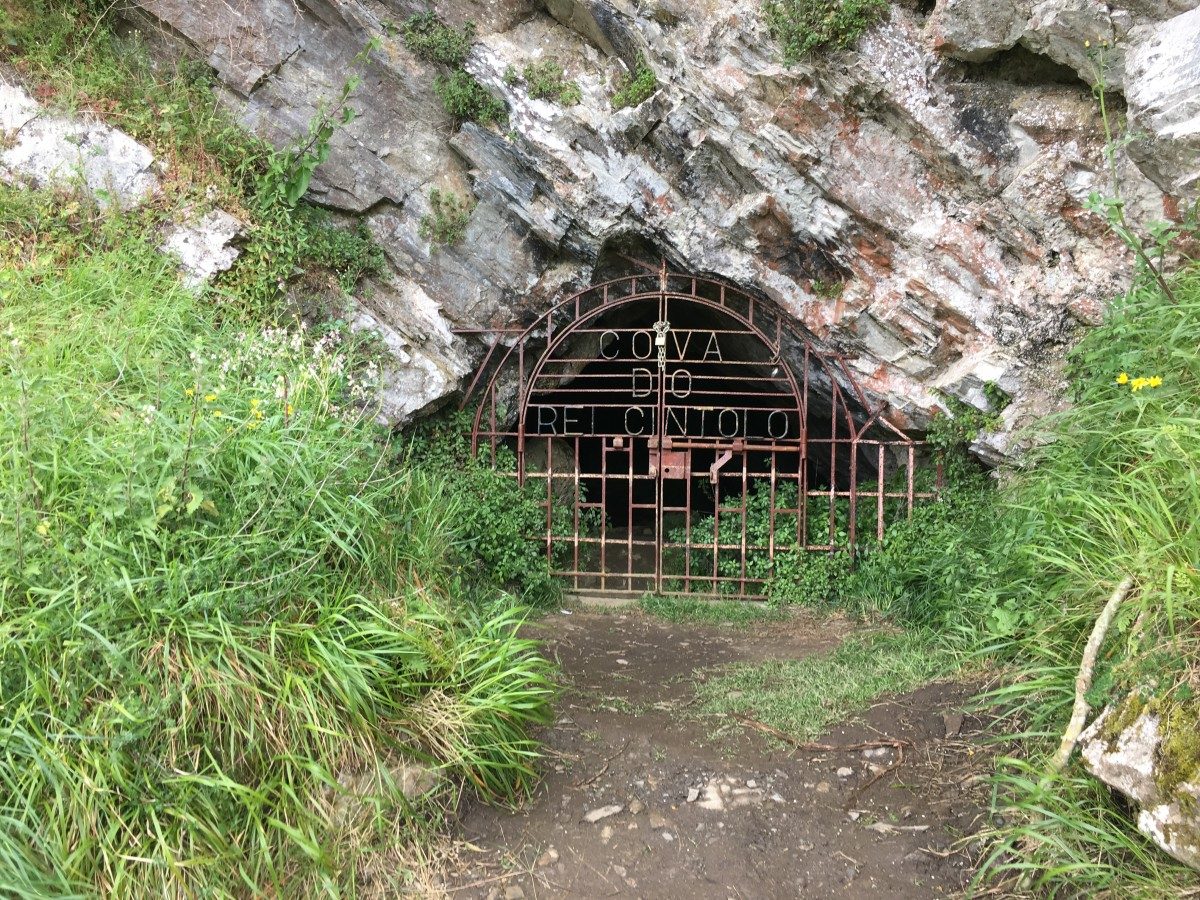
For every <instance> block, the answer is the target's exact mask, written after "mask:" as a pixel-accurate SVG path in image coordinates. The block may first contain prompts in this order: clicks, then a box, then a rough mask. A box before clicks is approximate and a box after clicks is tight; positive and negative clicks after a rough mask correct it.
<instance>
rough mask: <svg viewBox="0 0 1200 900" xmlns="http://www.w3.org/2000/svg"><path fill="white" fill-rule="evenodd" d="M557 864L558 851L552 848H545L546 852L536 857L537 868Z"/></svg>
mask: <svg viewBox="0 0 1200 900" xmlns="http://www.w3.org/2000/svg"><path fill="white" fill-rule="evenodd" d="M556 862H558V851H557V850H555V849H554V848H553V847H547V848H546V852H545V853H543V854H542V855H541V856H539V857H538V861H537V864H538V868H539V869H544V868H546V866H552V865H554V864H555V863H556Z"/></svg>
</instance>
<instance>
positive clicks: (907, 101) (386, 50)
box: [134, 0, 1200, 459]
mask: <svg viewBox="0 0 1200 900" xmlns="http://www.w3.org/2000/svg"><path fill="white" fill-rule="evenodd" d="M137 6H138V9H137V10H136V11H135V13H134V19H135V21H136V22H137V23H139V24H140V25H141V26H142V27H143V28H144V29H145V30H146V31H147V33H148V34H150V35H157V36H158V37H159V38H161V41H160V43H162V44H163V45H164V46H165V48H166V52H171V53H179V52H188V53H192V54H195V55H198V56H200V57H201V58H203V59H205V60H207V61H208V63H209V64H210V65H212V66H213V67H214V69H215V71H216V74H217V76H218V78H219V80H220V82H221V83H222V85H223V90H224V99H225V100H226V101H227V102H228V104H229V105H230V107H231V108H232V109H233V110H234V111H235V113H236V115H237V116H238V117H239V118H240V120H241V121H242V123H243V124H244V125H246V126H247V127H249V128H250V129H252V130H253V131H255V132H257V133H259V134H261V135H263V136H265V137H266V138H268V139H270V140H272V141H273V142H275V143H277V144H280V145H284V144H288V143H290V142H292V141H295V140H296V139H298V138H300V137H301V136H302V135H304V133H305V131H306V128H307V123H308V122H309V120H310V119H311V118H312V117H313V116H314V114H315V113H316V112H317V109H318V107H319V105H320V103H321V102H322V100H324V99H327V98H331V97H334V96H336V94H337V92H338V90H339V89H340V87H341V85H342V83H343V82H344V80H345V78H346V77H347V75H348V74H349V73H350V72H352V71H354V69H355V65H354V63H353V62H352V61H353V58H354V56H355V55H356V54H357V53H359V51H360V50H361V49H362V48H363V46H364V45H365V44H366V43H367V41H368V40H369V39H370V38H372V37H378V38H379V39H380V40H381V42H382V43H381V47H380V49H379V50H378V51H376V52H375V53H373V54H372V55H371V58H370V61H369V62H368V63H367V64H365V66H363V67H361V74H362V75H363V81H362V84H361V86H360V87H359V89H358V91H357V92H356V94H355V96H354V98H353V101H352V102H353V105H354V106H355V108H356V109H357V110H358V111H359V113H360V115H359V118H358V119H356V120H355V121H354V122H353V123H352V124H351V125H350V126H349V127H348V128H346V129H345V130H344V131H341V132H339V133H338V134H337V135H336V136H335V138H334V140H333V148H332V153H331V155H330V158H329V160H328V161H327V162H326V163H325V164H324V165H323V166H322V167H321V168H320V169H319V170H318V172H317V177H316V178H315V179H314V182H313V185H312V191H311V199H313V200H314V201H316V202H318V203H321V204H324V205H326V206H329V207H331V208H334V209H337V210H340V211H344V212H347V213H353V214H355V215H359V216H362V217H364V218H365V219H366V221H367V223H368V224H369V226H370V228H371V229H372V231H373V233H374V234H375V236H376V237H377V239H378V240H379V241H380V243H381V244H382V245H383V247H384V249H385V251H386V253H387V256H388V259H389V260H390V262H391V265H392V266H393V268H394V270H395V277H396V283H397V284H398V285H400V287H399V288H398V289H397V291H396V295H397V297H399V298H404V297H410V298H412V297H415V298H427V299H428V301H429V303H428V304H426V303H425V301H424V300H421V301H420V303H417V304H416V307H415V308H414V309H415V314H416V315H418V316H419V317H425V316H426V312H428V314H429V315H433V316H436V317H437V319H438V320H439V322H440V324H439V326H438V328H436V329H434V331H435V332H436V333H438V334H439V335H441V337H439V338H437V341H436V342H435V345H434V346H433V347H432V349H428V348H426V346H425V345H423V344H421V343H420V342H419V341H414V340H412V339H409V340H406V342H405V347H404V348H403V350H402V352H399V353H397V355H396V368H395V371H396V376H397V377H396V380H395V388H394V392H393V393H394V394H395V396H394V398H393V401H392V404H391V406H392V408H394V409H395V410H396V414H395V420H396V421H397V422H399V421H403V420H404V418H405V417H407V416H408V415H410V414H412V413H413V412H416V411H418V410H420V409H424V408H426V407H427V406H428V405H429V403H428V402H427V398H428V397H429V395H431V394H433V393H437V392H439V391H440V392H444V393H445V394H449V393H452V392H454V391H455V390H457V389H461V386H462V381H463V376H462V375H460V374H457V373H459V372H462V373H469V371H470V369H471V368H472V366H473V364H474V362H475V361H476V360H477V359H478V357H479V355H480V354H481V352H482V344H483V342H482V341H478V340H475V339H470V340H467V339H463V338H452V339H446V335H447V334H449V329H451V328H455V327H457V328H475V329H479V328H490V327H495V326H506V325H514V324H519V323H526V322H528V321H531V320H532V319H533V318H535V317H536V315H537V314H538V313H539V312H541V311H543V310H545V309H546V308H547V307H548V306H549V305H550V304H551V303H552V302H554V301H555V300H556V299H557V298H560V297H562V296H563V295H564V293H565V292H568V291H570V290H571V289H573V288H581V287H583V286H586V285H587V284H588V283H590V282H591V281H592V279H593V277H594V276H595V275H596V272H597V270H598V269H600V270H604V267H605V266H606V265H607V264H608V262H610V261H611V260H612V259H613V258H614V256H613V253H612V251H613V250H614V249H620V248H631V247H632V248H635V249H636V251H637V253H638V255H641V256H643V257H646V256H652V257H657V256H659V255H662V256H664V257H665V258H666V259H667V260H668V261H669V262H670V264H671V265H672V266H673V267H675V268H677V269H679V270H683V271H689V272H693V273H697V274H709V275H716V276H719V277H722V278H724V279H727V280H729V281H731V282H733V283H735V284H737V285H738V286H740V287H742V288H744V289H747V290H751V291H754V292H756V293H758V294H759V295H762V296H766V297H768V298H770V299H772V300H773V301H775V302H776V303H778V304H779V306H780V307H781V308H783V309H784V310H786V312H787V313H788V314H789V315H790V317H791V318H792V319H793V321H794V327H795V328H796V329H798V330H802V331H804V332H807V334H808V335H810V336H811V337H812V338H813V340H814V341H815V342H816V344H817V346H819V347H821V348H824V349H825V350H827V351H832V352H837V353H840V354H843V355H844V356H845V357H846V359H847V362H848V364H849V365H850V367H851V369H852V371H853V372H854V375H855V377H856V378H857V379H858V381H859V383H860V384H861V386H862V387H863V389H864V390H865V391H866V393H867V395H868V397H869V398H870V400H871V401H872V402H873V403H887V404H888V405H889V407H890V411H889V413H888V415H889V418H890V419H891V420H892V421H893V422H894V423H895V424H897V425H899V426H901V427H905V428H910V429H915V430H918V431H919V430H921V429H923V428H925V427H926V426H927V425H928V422H929V419H930V416H931V414H932V413H933V411H934V410H935V409H936V408H937V407H938V405H939V403H940V402H941V401H940V399H939V392H945V393H948V394H950V395H953V396H957V397H959V398H960V399H963V400H965V401H966V402H968V403H971V404H974V405H983V404H984V403H985V399H984V397H983V392H982V385H983V384H984V383H986V382H989V381H992V382H996V383H997V384H998V385H999V386H1000V387H1001V388H1003V389H1004V390H1005V391H1007V392H1008V393H1009V394H1011V395H1012V396H1013V397H1014V403H1013V404H1012V406H1010V407H1009V409H1008V410H1006V411H1005V414H1004V426H1003V428H1002V429H1001V430H1000V431H999V432H997V433H995V434H991V435H987V436H985V437H984V438H983V439H981V441H980V442H978V443H977V445H976V450H977V451H978V452H980V453H981V454H982V455H983V456H985V457H989V458H993V459H995V458H1000V457H1003V456H1005V455H1008V454H1011V453H1012V452H1014V449H1015V447H1016V445H1015V444H1014V441H1013V439H1012V434H1013V433H1014V432H1015V431H1016V430H1018V429H1020V428H1021V427H1022V426H1023V425H1026V424H1028V423H1030V422H1032V421H1034V420H1035V419H1036V418H1038V417H1040V416H1041V415H1044V414H1045V413H1046V412H1048V411H1050V410H1052V409H1053V408H1055V407H1056V406H1057V405H1058V404H1059V403H1060V402H1061V396H1060V395H1061V391H1062V379H1061V377H1060V375H1059V371H1060V369H1059V365H1058V364H1059V361H1060V360H1061V358H1062V355H1063V353H1064V351H1065V349H1066V348H1067V347H1068V346H1069V345H1070V344H1071V343H1072V341H1073V340H1074V338H1075V335H1076V334H1077V332H1078V329H1079V328H1080V327H1082V326H1085V325H1087V324H1089V323H1094V322H1096V321H1097V320H1098V319H1099V317H1100V315H1101V314H1102V311H1103V308H1104V304H1105V303H1106V302H1107V300H1108V299H1109V298H1110V297H1112V296H1113V295H1115V294H1117V293H1118V292H1120V291H1121V290H1122V288H1123V286H1124V285H1125V284H1126V283H1127V279H1128V276H1129V273H1130V269H1131V261H1130V258H1129V255H1128V253H1127V252H1126V251H1125V250H1124V248H1123V247H1122V246H1121V245H1120V243H1119V242H1118V241H1116V240H1115V239H1114V238H1113V237H1112V236H1111V235H1109V234H1108V232H1107V230H1106V228H1105V226H1104V223H1103V222H1102V221H1101V220H1100V219H1099V218H1098V217H1097V216H1095V215H1094V214H1092V213H1090V212H1088V211H1087V209H1086V208H1085V204H1086V201H1087V198H1088V195H1089V194H1090V193H1091V192H1093V191H1098V192H1101V193H1105V192H1111V185H1110V184H1109V180H1108V175H1107V173H1106V170H1105V167H1104V164H1103V158H1102V152H1101V151H1102V143H1103V137H1102V128H1101V123H1100V121H1099V117H1098V113H1097V110H1096V107H1095V103H1094V101H1093V100H1092V97H1091V92H1090V88H1089V85H1088V84H1087V83H1085V80H1084V79H1085V78H1088V77H1090V73H1089V68H1088V67H1089V66H1090V65H1091V59H1092V58H1091V57H1090V56H1089V55H1088V52H1087V48H1085V47H1084V46H1083V40H1084V39H1085V38H1088V39H1089V40H1091V39H1094V40H1108V41H1110V43H1113V44H1114V47H1113V48H1112V50H1111V52H1110V53H1109V56H1108V58H1109V61H1110V63H1111V65H1110V77H1109V83H1110V84H1111V85H1113V86H1114V87H1117V86H1120V87H1121V88H1122V89H1123V90H1124V91H1125V92H1126V94H1127V95H1128V97H1129V99H1130V107H1131V113H1132V114H1133V116H1134V117H1135V120H1136V121H1137V122H1138V123H1140V124H1141V125H1142V126H1143V128H1144V129H1145V130H1146V137H1145V138H1144V139H1141V140H1140V141H1139V142H1135V143H1134V144H1133V145H1131V147H1130V148H1129V156H1128V157H1126V156H1125V155H1124V154H1122V155H1121V156H1120V158H1119V160H1118V172H1119V177H1120V180H1121V182H1122V183H1121V191H1122V195H1123V196H1124V198H1125V199H1126V202H1127V206H1128V208H1129V210H1130V212H1131V215H1132V216H1133V217H1134V218H1135V219H1138V220H1142V221H1154V220H1161V219H1163V218H1165V217H1170V216H1173V215H1177V214H1178V209H1179V203H1178V201H1179V200H1180V199H1182V200H1186V199H1188V197H1189V195H1194V194H1195V190H1196V172H1197V170H1198V169H1200V163H1197V158H1196V157H1197V154H1196V153H1195V151H1194V148H1195V143H1194V142H1195V140H1196V136H1195V127H1194V120H1195V113H1194V111H1192V109H1191V107H1192V105H1193V103H1192V98H1194V97H1195V96H1197V93H1196V92H1195V91H1191V92H1190V93H1189V91H1190V85H1191V84H1192V81H1191V80H1190V79H1193V76H1195V69H1196V66H1195V58H1196V51H1195V49H1194V45H1193V44H1190V43H1188V41H1189V40H1191V38H1189V37H1188V35H1189V34H1193V33H1194V32H1193V31H1190V30H1189V29H1190V28H1192V27H1193V26H1192V25H1191V24H1190V23H1191V22H1192V18H1194V16H1195V13H1194V12H1189V10H1190V9H1192V8H1194V7H1195V6H1196V3H1195V2H1194V0H1171V2H1168V3H1149V2H1145V0H1126V2H1121V3H1116V4H1109V5H1105V4H1099V3H1091V2H1090V0H1042V2H1040V3H1031V2H1028V0H1002V2H998V3H997V2H983V0H939V2H938V3H937V4H936V6H935V8H934V9H933V11H932V13H931V14H929V15H926V14H924V13H923V12H922V11H921V9H922V8H923V7H922V8H918V7H916V6H909V5H906V4H896V5H893V6H892V7H891V11H890V14H889V17H888V18H887V19H886V20H885V21H883V22H881V23H880V24H879V25H877V26H875V27H873V28H872V29H871V30H869V31H868V32H867V33H866V34H865V35H864V36H863V38H862V39H861V40H860V42H859V44H858V46H857V48H856V49H855V50H853V51H841V52H837V53H830V54H826V55H823V56H820V57H817V58H814V59H813V60H811V61H809V62H805V63H803V64H801V65H797V66H795V67H791V68H787V67H784V66H783V65H782V64H781V63H780V61H779V51H778V49H777V47H776V46H775V45H774V43H773V41H772V40H771V39H770V37H769V36H768V34H767V33H766V30H765V27H764V25H763V22H762V19H761V16H760V13H759V10H758V8H757V6H755V5H752V4H744V3H737V2H732V0H698V2H694V3H691V4H684V3H679V2H675V0H654V2H650V0H641V2H633V0H548V2H546V3H545V4H544V5H543V4H540V3H537V2H533V0H493V2H489V3H487V4H479V3H473V2H468V0H447V2H444V3H440V4H439V5H438V8H437V12H438V14H439V15H440V16H441V17H442V18H443V19H444V20H445V21H447V22H448V23H449V24H452V25H456V26H460V25H462V24H463V23H465V22H466V21H468V20H473V21H474V22H475V23H476V25H477V40H476V43H475V45H474V47H473V49H472V52H471V54H470V57H469V59H468V60H467V63H466V67H467V69H468V70H469V71H470V72H471V73H472V74H473V75H474V76H475V77H476V78H478V79H479V81H480V82H482V83H483V84H484V85H486V86H487V87H488V88H489V90H491V91H492V92H493V93H495V94H496V95H498V96H501V97H503V99H504V100H505V102H506V103H507V104H508V106H509V120H508V123H507V124H506V125H505V126H502V127H497V126H491V127H487V128H482V127H478V126H475V125H471V124H467V125H464V126H462V127H458V126H457V125H456V124H455V123H454V122H452V121H451V120H450V119H449V118H448V117H447V116H446V114H445V113H444V112H443V111H442V108H441V104H440V102H439V101H438V99H437V97H436V96H435V95H434V93H433V90H432V86H433V81H434V78H435V76H436V75H437V74H439V71H440V70H439V68H438V67H437V66H435V65H432V64H430V63H427V62H424V61H421V60H419V59H417V58H416V57H414V56H413V55H412V54H411V53H409V51H408V50H407V49H406V48H405V46H404V44H403V41H402V39H401V38H400V37H399V36H398V35H399V29H398V27H397V26H398V25H399V24H400V23H402V22H403V21H404V19H406V18H407V17H408V16H409V15H411V14H413V13H414V12H418V11H420V10H421V9H423V8H424V6H423V5H422V4H419V3H415V2H400V0H395V2H386V3H385V2H376V0H297V2H292V0H262V2H259V0H254V2H250V0H228V2H222V3H216V2H183V0H141V2H140V3H138V4H137ZM1185 26H1186V27H1185ZM639 57H644V58H645V60H646V61H647V62H648V64H649V65H650V66H651V67H652V68H653V69H654V71H655V73H656V75H657V79H658V90H657V91H656V92H655V93H654V95H653V96H652V97H650V98H649V99H648V100H646V101H645V102H644V103H642V104H641V105H640V106H637V107H635V108H629V109H622V110H613V109H612V107H611V103H610V99H609V98H610V97H611V95H612V93H613V92H614V91H615V90H616V88H617V86H618V85H619V84H620V81H621V79H622V78H624V77H625V75H626V73H627V72H628V71H629V70H630V69H631V68H632V67H633V66H635V65H636V62H637V59H638V58H639ZM546 58H553V59H556V60H558V61H559V62H560V63H562V64H563V65H564V66H565V68H566V74H567V76H568V77H569V78H571V79H572V80H574V81H575V82H576V83H577V84H578V86H579V88H580V90H581V94H582V101H581V102H580V103H578V104H576V105H573V106H569V107H564V106H561V105H557V104H554V103H552V102H550V101H547V100H534V99H531V98H530V97H529V95H528V93H527V92H526V88H525V87H524V86H523V85H522V84H520V83H519V82H518V83H516V84H510V83H508V81H507V80H506V79H505V78H504V73H505V72H506V70H507V69H508V68H509V67H510V66H511V67H512V68H513V69H515V70H517V71H520V70H522V69H523V67H524V66H525V65H527V64H528V63H530V62H535V61H538V60H541V59H546ZM433 187H438V188H439V189H443V190H450V191H453V192H455V193H457V194H459V195H462V196H468V195H470V196H472V197H473V198H475V199H476V200H477V201H478V202H477V205H476V206H475V207H474V211H473V212H472V214H471V218H470V221H469V223H468V225H467V229H466V236H465V238H464V239H463V240H462V241H461V242H460V243H457V244H455V245H453V246H433V245H430V243H429V242H428V241H427V240H425V239H424V238H423V237H421V236H420V234H419V225H420V220H421V218H422V216H424V215H425V214H427V213H428V212H429V199H428V197H429V191H430V189H431V188H433ZM1164 192H1165V193H1164ZM830 286H832V287H833V289H832V290H831V289H830ZM405 302H406V301H404V300H403V299H400V300H397V301H395V302H390V301H389V303H388V304H385V306H386V307H387V308H381V309H377V310H374V311H373V312H372V315H374V316H375V318H376V319H377V320H378V321H379V322H380V323H381V324H382V325H383V326H392V327H397V326H398V327H399V328H400V330H401V331H404V330H405V328H406V327H407V326H405V325H404V321H405V318H404V317H405V316H406V315H407V314H408V312H409V310H408V309H407V308H406V307H405ZM414 302H416V301H414ZM393 317H394V318H393ZM414 351H415V354H414ZM430 354H432V356H433V357H435V358H436V364H435V365H434V368H436V369H437V371H438V372H439V373H441V374H439V375H438V376H437V377H436V378H432V377H426V375H428V374H429V368H428V366H426V365H425V363H423V362H417V363H415V364H414V363H412V362H411V361H410V359H416V358H418V357H420V356H422V355H430ZM406 357H407V358H406ZM426 362H428V360H426ZM409 369H411V372H410V374H411V375H412V376H413V377H411V378H410V377H409V376H408V375H406V374H404V373H405V371H406V370H409ZM422 373H425V374H422ZM408 391H412V392H414V394H413V396H412V397H408V396H406V394H405V392H408Z"/></svg>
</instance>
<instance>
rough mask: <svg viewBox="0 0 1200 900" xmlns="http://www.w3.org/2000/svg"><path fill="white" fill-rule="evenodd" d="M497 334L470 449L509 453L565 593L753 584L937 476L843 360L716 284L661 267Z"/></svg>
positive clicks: (726, 591)
mask: <svg viewBox="0 0 1200 900" xmlns="http://www.w3.org/2000/svg"><path fill="white" fill-rule="evenodd" d="M493 338H494V339H493V342H492V344H491V347H490V349H489V351H488V353H487V356H486V357H485V359H484V360H483V362H482V363H481V365H480V368H479V371H478V373H477V374H476V376H475V379H474V381H473V382H472V385H471V387H470V389H469V390H468V392H467V397H466V398H465V400H464V405H465V404H466V403H468V402H470V401H471V400H472V399H474V398H476V395H478V397H477V403H478V405H477V409H476V413H475V419H474V425H473V432H472V444H473V448H474V450H475V452H476V454H477V455H483V456H485V457H486V458H488V459H490V460H491V461H492V463H493V464H501V463H503V462H504V460H506V459H507V460H510V461H511V460H512V457H511V456H509V454H510V453H512V454H515V466H514V467H513V468H514V475H515V476H516V477H517V478H519V479H520V480H521V482H522V484H525V485H530V484H532V485H536V490H537V493H538V496H539V497H540V498H542V500H541V502H542V506H543V508H544V509H545V513H546V519H545V529H544V532H543V533H542V534H540V535H533V536H531V537H533V538H534V539H536V540H539V541H540V542H541V543H542V544H543V546H544V548H545V552H546V557H547V559H548V561H549V562H550V564H551V566H552V568H553V570H554V571H555V572H556V573H557V574H559V575H561V576H563V577H564V578H566V579H567V580H568V583H569V585H570V586H571V587H573V588H574V589H575V590H576V591H578V592H602V593H605V594H641V593H644V592H646V591H654V592H660V593H688V594H699V595H722V596H737V597H744V598H757V597H762V596H764V595H765V590H766V585H767V583H768V581H769V579H770V577H771V575H772V572H773V571H774V570H775V568H776V566H777V565H779V563H780V561H781V559H784V558H787V557H793V558H794V557H795V555H796V554H800V553H803V552H805V551H826V552H836V551H839V550H852V549H853V548H854V547H855V546H856V545H857V544H859V543H860V542H861V541H862V540H863V539H864V538H866V539H871V540H881V539H882V538H883V533H884V528H885V525H886V522H887V521H889V520H890V519H892V518H895V517H896V516H908V515H910V514H911V512H912V509H913V504H914V503H915V502H916V501H917V500H918V499H921V498H925V497H930V496H932V495H933V492H934V490H935V489H936V488H935V486H934V485H932V484H930V485H926V486H925V489H924V490H922V489H920V487H919V486H918V484H917V479H916V474H917V465H918V461H919V458H920V453H919V452H920V450H921V442H918V441H914V440H912V439H910V438H909V437H907V436H906V435H905V434H904V433H903V432H901V431H899V430H898V429H896V428H895V427H893V426H892V425H890V424H889V423H888V422H887V421H886V420H885V419H883V418H882V416H881V413H882V412H883V410H882V408H877V409H870V408H869V407H868V405H867V402H866V399H865V397H864V395H863V394H862V392H861V391H860V390H859V389H858V387H857V385H856V384H855V383H854V379H853V378H852V377H851V375H850V373H849V371H848V370H847V369H846V366H845V365H844V363H843V361H842V360H841V359H840V358H837V357H829V356H826V355H823V354H821V353H819V352H817V351H816V350H815V349H814V348H813V347H812V346H811V344H810V343H809V342H808V341H807V340H806V339H805V338H804V337H803V336H802V335H797V334H795V333H793V332H792V330H791V329H788V328H787V327H786V324H785V322H784V321H783V318H782V316H781V315H780V313H779V312H778V310H777V309H776V308H775V307H774V305H773V304H770V303H765V302H763V301H761V300H757V299H755V298H754V297H752V296H750V295H748V294H745V293H743V292H741V291H738V290H736V289H735V288H733V287H731V286H729V285H726V284H724V283H722V282H719V281H716V280H713V279H706V278H697V277H693V276H689V275H677V274H672V273H670V272H668V271H667V269H666V267H665V264H664V266H663V267H662V269H661V270H660V271H659V272H657V273H656V274H654V275H646V274H638V275H630V276H626V277H623V278H619V279H616V280H613V281H608V282H605V283H603V284H597V285H593V286H591V287H589V288H587V289H586V290H584V291H581V292H579V293H578V294H575V295H574V296H572V297H569V298H567V299H566V300H564V301H562V302H561V303H559V304H557V305H556V306H554V307H553V308H552V309H551V310H550V311H549V312H548V313H546V314H545V315H543V316H542V317H541V318H539V319H538V320H537V321H536V322H534V323H533V324H532V325H530V326H529V327H528V328H525V329H523V330H521V331H519V332H498V333H494V334H493ZM785 344H786V351H787V352H786V353H785ZM788 358H791V359H796V360H801V359H802V360H803V369H802V370H800V371H799V372H798V373H796V372H793V370H792V367H791V366H790V365H789V364H788V362H787V359H788ZM939 479H940V473H939Z"/></svg>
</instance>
